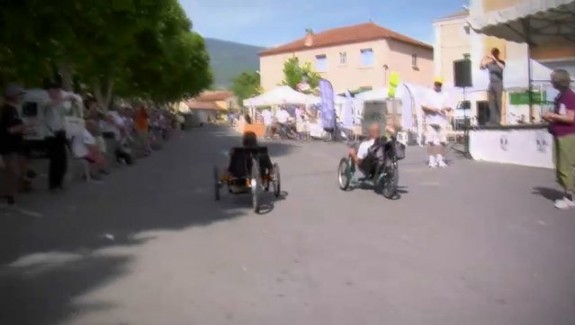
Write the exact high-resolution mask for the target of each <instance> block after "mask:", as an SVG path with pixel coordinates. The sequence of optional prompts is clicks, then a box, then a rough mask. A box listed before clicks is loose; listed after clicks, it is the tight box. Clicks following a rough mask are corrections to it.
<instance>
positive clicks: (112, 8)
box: [0, 0, 212, 105]
mask: <svg viewBox="0 0 575 325" xmlns="http://www.w3.org/2000/svg"><path fill="white" fill-rule="evenodd" d="M0 6H1V8H2V11H1V12H0V29H1V30H2V31H3V32H2V33H0V83H7V82H14V81H18V82H22V83H24V84H26V85H27V86H31V87H33V86H38V85H39V83H40V80H42V79H44V78H45V77H50V76H51V75H52V71H53V70H57V71H58V72H59V73H60V75H62V77H63V78H62V79H63V81H64V85H65V86H66V85H67V86H70V85H71V84H72V81H73V80H74V79H76V80H78V81H79V82H80V83H81V84H83V85H85V86H86V88H87V89H88V90H90V91H91V92H92V93H94V95H96V97H97V98H98V100H99V101H100V102H101V104H103V105H107V103H108V102H109V101H110V99H111V97H112V94H113V93H117V94H118V95H121V96H126V97H138V98H144V99H152V100H155V101H176V100H179V99H181V98H183V97H186V96H193V95H195V94H197V93H199V92H200V91H201V90H203V89H205V88H207V87H209V85H210V84H211V80H212V78H211V72H210V70H209V57H208V54H207V52H206V49H205V46H204V42H203V38H202V37H201V36H200V35H198V34H197V33H194V32H193V31H191V22H190V21H189V19H188V18H187V17H186V15H185V12H184V10H183V9H182V7H181V6H180V4H179V2H178V1H177V0H137V1H135V0H114V1H101V0H51V1H45V0H22V1H13V0H0ZM74 76H75V77H76V78H73V77H74Z"/></svg>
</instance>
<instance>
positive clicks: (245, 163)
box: [228, 146, 272, 179]
mask: <svg viewBox="0 0 575 325" xmlns="http://www.w3.org/2000/svg"><path fill="white" fill-rule="evenodd" d="M253 160H256V161H259V167H260V173H261V176H267V175H268V174H269V172H270V170H271V168H272V163H271V159H270V157H269V154H268V148H267V147H260V146H258V147H235V148H232V149H231V151H230V164H229V167H228V172H229V173H230V175H231V176H232V177H234V178H240V179H243V178H249V177H251V170H252V164H253V163H252V161H253Z"/></svg>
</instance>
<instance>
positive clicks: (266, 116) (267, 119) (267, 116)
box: [262, 108, 274, 139]
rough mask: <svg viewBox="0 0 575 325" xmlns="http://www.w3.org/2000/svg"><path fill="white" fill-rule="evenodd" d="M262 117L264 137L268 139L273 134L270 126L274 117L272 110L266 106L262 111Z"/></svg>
mask: <svg viewBox="0 0 575 325" xmlns="http://www.w3.org/2000/svg"><path fill="white" fill-rule="evenodd" d="M262 119H263V122H264V126H265V127H266V133H265V137H266V139H270V138H271V137H272V136H273V132H272V126H273V124H274V117H273V114H272V112H271V111H270V110H269V109H268V108H266V109H264V110H263V111H262Z"/></svg>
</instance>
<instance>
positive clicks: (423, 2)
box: [180, 0, 468, 46]
mask: <svg viewBox="0 0 575 325" xmlns="http://www.w3.org/2000/svg"><path fill="white" fill-rule="evenodd" d="M180 1H181V3H182V5H183V7H184V9H185V10H186V12H187V13H188V17H190V19H191V20H192V22H193V25H194V29H195V30H196V31H197V32H199V33H200V34H202V35H203V36H204V37H212V38H219V39H224V40H229V41H235V42H239V43H246V44H253V45H261V46H275V45H279V44H283V43H286V42H289V41H292V40H295V39H297V38H300V37H302V36H303V35H304V34H305V29H306V28H312V29H313V30H314V31H317V32H319V31H322V30H325V29H330V28H334V27H339V26H346V25H353V24H357V23H364V22H368V21H369V20H370V19H371V20H373V22H375V23H377V24H379V25H381V26H384V27H387V28H390V29H393V30H395V31H397V32H400V33H402V34H405V35H408V36H411V37H414V38H417V39H420V40H422V41H425V42H428V43H431V42H432V41H433V28H432V26H431V24H432V22H433V20H434V19H437V18H441V17H443V16H446V15H449V14H451V13H453V12H456V11H459V10H461V9H462V5H463V4H466V3H468V1H466V0H397V1H390V0H356V1H353V0H349V1H344V0H329V1H327V0H291V1H286V0H180Z"/></svg>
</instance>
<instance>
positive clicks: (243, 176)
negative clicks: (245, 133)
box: [214, 146, 281, 213]
mask: <svg viewBox="0 0 575 325" xmlns="http://www.w3.org/2000/svg"><path fill="white" fill-rule="evenodd" d="M214 182H215V186H214V188H215V193H214V194H215V199H216V201H218V200H220V191H221V189H222V187H224V186H226V187H227V188H228V192H229V193H230V194H246V193H251V194H252V206H253V208H254V211H255V212H256V213H258V212H259V211H260V208H261V194H262V192H264V191H265V192H268V191H269V190H270V188H271V189H272V190H273V194H274V196H275V197H276V198H277V197H279V196H280V194H281V179H280V168H279V165H278V164H277V163H275V164H272V162H271V160H270V157H269V155H268V149H267V147H260V146H256V147H236V148H233V149H232V150H231V152H230V163H229V166H228V169H227V170H226V171H225V172H224V173H220V171H219V170H218V168H217V167H216V166H214Z"/></svg>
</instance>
